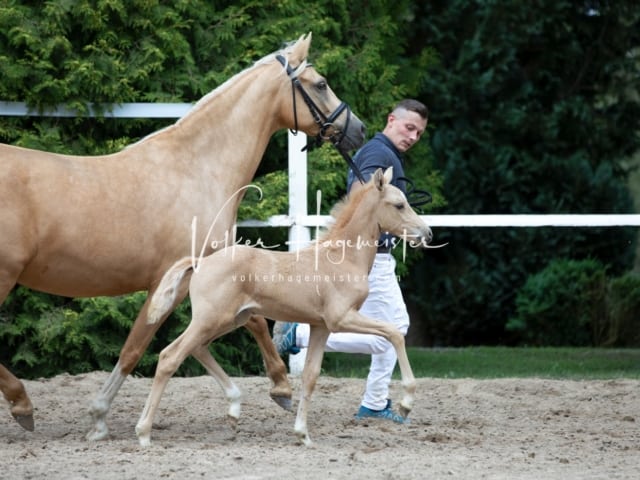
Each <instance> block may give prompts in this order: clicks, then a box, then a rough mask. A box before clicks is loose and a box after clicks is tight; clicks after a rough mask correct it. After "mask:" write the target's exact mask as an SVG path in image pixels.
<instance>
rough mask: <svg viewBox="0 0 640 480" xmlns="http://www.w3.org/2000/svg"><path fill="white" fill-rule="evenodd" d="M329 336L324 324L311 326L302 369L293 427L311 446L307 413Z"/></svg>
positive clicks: (307, 444)
mask: <svg viewBox="0 0 640 480" xmlns="http://www.w3.org/2000/svg"><path fill="white" fill-rule="evenodd" d="M327 338H329V330H327V329H326V327H324V325H323V326H312V327H311V333H310V334H309V348H308V349H307V358H306V360H305V363H304V368H303V370H302V394H301V395H300V403H299V404H298V414H297V416H296V423H295V426H294V428H293V430H294V432H295V433H296V435H297V436H298V438H299V439H300V441H301V442H302V443H304V444H305V445H306V446H310V445H311V443H312V442H311V439H310V438H309V431H308V429H307V413H308V410H309V403H310V402H311V394H312V393H313V389H314V388H315V386H316V381H317V380H318V376H319V375H320V369H321V368H322V358H323V356H324V347H325V345H326V344H327Z"/></svg>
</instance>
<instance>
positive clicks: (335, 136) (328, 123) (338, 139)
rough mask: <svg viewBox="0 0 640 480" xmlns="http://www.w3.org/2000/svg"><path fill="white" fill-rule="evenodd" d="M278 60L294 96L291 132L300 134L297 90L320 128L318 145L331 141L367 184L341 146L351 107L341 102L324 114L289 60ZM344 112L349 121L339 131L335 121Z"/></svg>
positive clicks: (347, 127) (349, 118)
mask: <svg viewBox="0 0 640 480" xmlns="http://www.w3.org/2000/svg"><path fill="white" fill-rule="evenodd" d="M276 59H277V60H278V61H279V62H280V64H281V65H282V66H283V67H284V68H285V69H286V71H287V75H288V76H289V78H290V79H291V92H292V94H293V118H294V128H293V130H291V132H292V133H293V134H294V135H296V134H297V133H298V110H297V106H296V89H297V90H298V92H300V95H301V96H302V99H303V100H304V103H306V104H307V107H308V108H309V112H311V116H312V117H313V120H314V122H316V125H318V126H319V127H320V132H319V133H318V136H317V137H316V142H317V144H320V143H322V142H323V141H325V140H326V141H330V142H331V143H332V144H333V146H334V147H336V149H337V150H338V152H340V155H342V157H343V158H344V159H345V161H346V162H347V164H348V165H349V167H351V169H352V170H353V172H354V173H355V175H356V177H358V180H360V182H362V183H365V180H364V177H363V175H362V172H360V169H359V168H358V167H357V166H356V164H355V163H354V162H353V160H352V159H351V157H350V156H349V154H348V153H347V152H346V151H345V150H344V149H343V148H340V144H341V143H342V141H343V140H344V137H345V132H346V131H347V130H348V129H349V121H350V120H351V109H350V108H349V105H347V104H346V103H345V102H341V103H340V105H338V108H336V109H335V110H334V111H333V112H332V113H331V114H330V115H329V116H328V117H327V116H326V115H325V114H324V113H323V112H322V110H320V109H319V108H318V106H317V105H316V104H315V102H314V101H313V99H312V98H311V97H310V96H309V94H308V93H307V92H306V91H305V89H304V87H303V86H302V83H301V82H300V79H299V78H298V76H297V75H296V74H295V71H296V69H295V68H292V67H291V65H289V62H287V60H286V59H285V58H284V57H283V56H282V55H276ZM307 65H308V66H310V65H311V64H307ZM344 111H346V115H347V119H346V122H345V126H344V129H342V130H339V129H337V128H335V127H334V125H333V122H335V120H336V119H337V118H338V117H339V116H340V115H341V114H342V112H344ZM332 127H333V133H332V134H331V135H327V132H328V130H329V129H330V128H332ZM305 148H306V147H305Z"/></svg>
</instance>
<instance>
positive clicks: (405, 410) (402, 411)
mask: <svg viewBox="0 0 640 480" xmlns="http://www.w3.org/2000/svg"><path fill="white" fill-rule="evenodd" d="M409 412H411V409H409V408H407V407H403V406H402V405H400V408H399V412H398V413H399V414H400V415H401V416H402V418H405V419H406V418H407V417H408V416H409Z"/></svg>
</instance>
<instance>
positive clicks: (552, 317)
mask: <svg viewBox="0 0 640 480" xmlns="http://www.w3.org/2000/svg"><path fill="white" fill-rule="evenodd" d="M606 289H607V281H606V273H605V267H604V266H603V265H602V264H601V263H600V262H598V261H596V260H580V261H576V260H566V259H557V260H552V261H551V262H550V263H549V265H548V266H547V267H546V268H545V269H544V270H542V271H541V272H539V273H537V274H535V275H531V276H530V277H529V278H528V279H527V281H526V283H525V284H524V286H523V287H522V288H521V289H520V290H519V291H518V294H517V297H516V315H515V316H514V317H513V318H512V319H510V320H509V321H508V322H507V325H506V328H507V330H510V331H513V332H517V333H518V334H519V337H520V338H521V339H522V342H524V343H525V344H527V345H532V346H543V345H547V346H583V347H584V346H599V345H601V344H602V343H603V340H604V338H603V334H604V332H603V331H602V328H601V326H602V324H603V323H604V322H603V321H602V319H604V318H605V316H606V315H605V311H606V309H605V298H606Z"/></svg>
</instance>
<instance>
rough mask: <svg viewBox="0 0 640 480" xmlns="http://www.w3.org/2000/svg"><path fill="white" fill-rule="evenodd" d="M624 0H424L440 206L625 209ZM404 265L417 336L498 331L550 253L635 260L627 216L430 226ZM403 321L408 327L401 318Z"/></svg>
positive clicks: (623, 266)
mask: <svg viewBox="0 0 640 480" xmlns="http://www.w3.org/2000/svg"><path fill="white" fill-rule="evenodd" d="M634 5H635V4H634V3H633V2H631V1H621V2H586V3H585V2H582V3H579V2H578V3H576V2H569V1H557V0H544V1H539V2H519V3H518V2H493V1H488V0H475V1H472V2H469V1H462V0H454V1H449V2H422V3H420V4H417V5H416V6H415V9H416V21H415V24H414V26H415V28H414V29H413V30H412V34H413V35H414V37H413V40H414V41H413V42H410V43H411V45H413V47H414V49H415V51H414V52H413V53H414V54H415V55H417V54H418V53H419V51H420V49H421V48H422V45H424V43H421V42H419V41H418V39H420V38H426V39H427V42H428V47H427V48H435V49H437V52H438V54H439V62H438V63H437V64H436V65H434V66H432V67H431V68H430V70H429V75H428V76H427V77H426V78H425V81H424V83H423V85H422V92H423V93H422V95H421V96H422V97H424V98H425V99H426V101H427V104H428V105H429V106H430V108H431V111H432V117H433V121H432V124H433V127H434V131H433V134H432V138H431V140H432V147H433V158H434V163H435V166H436V168H438V169H440V170H441V172H442V173H443V175H444V188H443V191H444V192H446V197H447V205H446V207H445V208H443V209H441V210H439V212H442V213H449V214H529V213H536V214H545V213H574V214H579V213H585V214H587V213H631V212H633V205H632V202H631V198H630V196H629V192H628V190H627V186H626V173H627V172H626V171H625V168H624V167H623V165H624V163H623V162H624V160H625V157H627V156H628V155H630V154H632V153H633V152H634V151H636V150H637V149H638V148H639V147H640V135H639V134H638V132H639V128H638V127H639V123H638V119H639V118H640V102H638V83H637V75H638V68H639V64H638V59H637V53H635V54H634V53H633V52H636V51H637V46H638V45H640V28H639V27H640V15H639V13H638V11H637V9H636V8H635V6H634ZM434 235H435V239H436V242H437V243H444V242H449V245H448V246H447V247H446V248H444V249H441V250H437V251H429V252H428V254H427V255H425V259H424V261H423V262H422V263H421V265H420V266H418V267H416V268H415V269H413V271H412V278H411V279H410V280H411V281H410V282H409V285H410V286H411V291H410V292H409V295H410V298H411V299H412V300H413V302H414V303H415V304H416V305H418V307H419V308H420V310H421V314H422V319H423V325H420V327H421V328H423V329H424V330H425V338H423V339H422V344H435V345H468V344H473V345H478V344H501V343H508V342H509V341H510V335H509V334H508V332H505V330H504V325H505V323H506V321H507V319H509V318H511V317H513V315H514V313H515V308H516V304H515V297H516V291H517V290H518V289H519V288H520V287H521V286H522V285H523V284H524V283H525V282H526V280H527V277H528V276H529V275H532V274H534V273H535V272H538V271H539V270H541V269H542V268H543V267H544V266H545V265H546V264H547V263H548V262H549V260H550V259H552V258H562V257H565V258H573V259H576V260H581V259H586V258H594V259H597V260H599V261H600V262H602V263H603V264H604V265H606V266H607V269H608V271H609V272H610V273H611V274H616V275H619V274H622V273H623V272H624V271H626V270H627V269H628V268H629V266H630V265H632V264H633V255H634V250H635V248H634V244H635V242H636V236H637V229H634V228H584V229H580V228H571V229H560V228H548V229H547V228H537V229H533V228H519V229H514V228H509V229H501V228H473V229H467V228H457V229H436V230H435V231H434ZM412 328H413V327H412Z"/></svg>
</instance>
